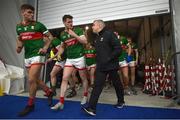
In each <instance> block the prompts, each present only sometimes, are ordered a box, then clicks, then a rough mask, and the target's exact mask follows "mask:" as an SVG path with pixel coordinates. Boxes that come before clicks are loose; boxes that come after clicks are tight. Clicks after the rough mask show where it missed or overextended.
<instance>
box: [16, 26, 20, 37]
mask: <svg viewBox="0 0 180 120" xmlns="http://www.w3.org/2000/svg"><path fill="white" fill-rule="evenodd" d="M18 28H19V25H16V33H17V35H18V36H19V35H20V32H19V30H18Z"/></svg>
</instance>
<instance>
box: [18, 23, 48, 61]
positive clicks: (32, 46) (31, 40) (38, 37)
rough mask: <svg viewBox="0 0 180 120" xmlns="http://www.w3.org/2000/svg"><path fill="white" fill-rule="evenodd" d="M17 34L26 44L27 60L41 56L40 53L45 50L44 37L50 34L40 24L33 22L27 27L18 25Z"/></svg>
mask: <svg viewBox="0 0 180 120" xmlns="http://www.w3.org/2000/svg"><path fill="white" fill-rule="evenodd" d="M16 32H17V35H18V36H19V38H20V40H21V41H23V43H24V49H25V58H26V59H27V58H31V57H34V56H39V54H38V51H39V49H40V48H43V46H44V41H43V35H44V34H46V33H47V32H48V30H47V28H46V27H45V26H44V25H43V24H42V23H40V22H37V21H32V22H30V23H29V24H27V25H24V24H22V23H20V24H17V26H16Z"/></svg>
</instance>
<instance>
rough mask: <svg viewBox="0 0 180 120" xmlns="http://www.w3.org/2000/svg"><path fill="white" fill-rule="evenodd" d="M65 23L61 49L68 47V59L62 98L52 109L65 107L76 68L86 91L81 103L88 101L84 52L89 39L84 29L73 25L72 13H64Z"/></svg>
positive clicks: (62, 86)
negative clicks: (67, 93) (65, 99)
mask: <svg viewBox="0 0 180 120" xmlns="http://www.w3.org/2000/svg"><path fill="white" fill-rule="evenodd" d="M63 23H64V25H65V30H64V31H63V32H61V34H60V38H61V40H62V44H61V48H62V49H60V51H61V50H62V52H63V49H64V48H65V49H66V55H67V59H66V62H65V66H64V71H63V78H62V83H61V90H60V99H59V102H58V103H57V104H56V105H54V106H53V107H51V109H52V110H58V109H63V107H64V96H65V92H66V90H67V86H68V80H69V79H70V77H71V75H72V72H73V70H74V69H78V71H79V75H80V77H81V79H82V82H83V89H84V91H83V99H82V101H81V104H85V103H86V102H87V95H88V80H87V71H86V66H85V58H84V54H83V51H84V48H83V44H86V43H87V39H86V37H85V35H84V31H83V30H82V29H81V28H79V27H73V17H72V16H71V15H64V16H63ZM60 54H61V52H60Z"/></svg>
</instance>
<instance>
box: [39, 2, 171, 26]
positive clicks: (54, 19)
mask: <svg viewBox="0 0 180 120" xmlns="http://www.w3.org/2000/svg"><path fill="white" fill-rule="evenodd" d="M168 12H169V0H38V21H41V22H43V23H44V24H45V25H46V26H47V27H48V28H49V29H53V28H59V27H63V26H64V25H63V23H62V16H63V15H64V14H71V15H72V16H73V17H74V19H73V21H74V25H82V24H88V23H92V22H93V21H94V20H95V19H102V20H104V21H110V20H118V19H125V18H132V17H139V16H147V15H154V14H162V13H168Z"/></svg>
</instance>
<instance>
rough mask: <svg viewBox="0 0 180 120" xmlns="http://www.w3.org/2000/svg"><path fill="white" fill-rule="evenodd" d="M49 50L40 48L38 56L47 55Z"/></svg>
mask: <svg viewBox="0 0 180 120" xmlns="http://www.w3.org/2000/svg"><path fill="white" fill-rule="evenodd" d="M46 52H47V49H44V48H40V49H39V52H38V54H46Z"/></svg>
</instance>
